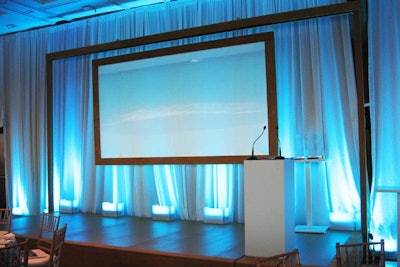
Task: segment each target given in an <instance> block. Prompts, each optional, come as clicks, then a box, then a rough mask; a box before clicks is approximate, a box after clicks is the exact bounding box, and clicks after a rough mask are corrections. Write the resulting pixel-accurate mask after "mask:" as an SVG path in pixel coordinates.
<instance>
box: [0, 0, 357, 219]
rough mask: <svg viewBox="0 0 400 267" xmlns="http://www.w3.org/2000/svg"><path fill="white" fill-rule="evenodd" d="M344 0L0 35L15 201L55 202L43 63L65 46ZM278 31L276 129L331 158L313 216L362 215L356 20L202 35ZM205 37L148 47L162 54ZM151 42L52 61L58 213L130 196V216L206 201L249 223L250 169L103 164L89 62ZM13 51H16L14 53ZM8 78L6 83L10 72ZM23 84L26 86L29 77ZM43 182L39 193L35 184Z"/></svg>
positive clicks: (295, 152)
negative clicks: (67, 204)
mask: <svg viewBox="0 0 400 267" xmlns="http://www.w3.org/2000/svg"><path fill="white" fill-rule="evenodd" d="M337 2H343V1H334V0H320V1H314V0H312V1H311V0H310V1H279V0H276V1H263V0H252V1H248V0H231V1H226V0H207V1H200V0H196V1H188V0H179V1H174V2H169V3H165V4H159V5H152V6H148V7H143V8H137V9H134V10H128V11H123V12H120V13H115V14H109V15H106V16H101V17H97V18H92V19H87V20H83V21H77V22H73V23H68V24H65V25H59V26H54V27H51V28H48V29H41V30H35V31H30V32H25V33H17V34H13V35H9V36H3V37H1V38H0V45H1V47H2V48H4V50H3V51H6V53H3V54H5V55H6V56H5V57H2V58H1V61H2V62H1V63H2V64H3V66H10V67H9V68H8V69H7V71H3V72H2V73H1V75H2V77H1V78H2V79H1V83H2V84H1V88H0V89H1V90H2V95H4V96H5V99H6V101H5V114H6V122H7V123H6V126H7V127H6V131H5V136H6V148H7V157H6V158H7V161H8V164H7V175H8V177H10V178H11V179H10V188H12V192H9V193H10V195H11V196H12V199H10V201H9V203H10V205H12V206H13V207H15V208H19V209H21V213H22V214H35V213H38V212H39V211H40V210H43V209H45V208H46V207H47V199H46V198H47V172H46V162H47V158H46V157H47V152H46V140H47V139H46V131H45V129H46V124H45V121H46V111H45V103H46V100H45V99H46V98H45V93H44V90H45V69H44V58H45V54H46V53H49V52H55V51H62V50H65V49H72V48H78V47H84V46H88V45H93V44H100V43H105V42H111V41H116V40H123V39H129V38H134V37H139V36H144V35H151V34H156V33H161V32H168V31H173V30H179V29H185V28H190V27H197V26H201V25H208V24H214V23H219V22H225V21H232V20H236V19H238V18H249V17H254V16H259V15H267V14H272V13H277V12H284V11H290V10H295V9H303V8H308V7H314V6H319V5H327V4H333V3H337ZM262 31H274V32H275V38H276V43H275V46H276V65H277V88H278V92H277V95H278V124H279V138H280V142H281V145H282V154H283V155H284V156H286V157H295V156H305V157H308V156H315V155H323V156H324V157H325V159H326V162H325V163H318V164H314V163H313V164H312V168H311V169H312V176H313V177H316V178H314V179H313V191H312V194H313V198H314V199H319V201H314V207H313V209H314V222H315V223H316V224H329V220H330V219H329V218H330V216H329V215H330V214H331V213H336V212H338V213H349V214H357V213H359V210H360V203H359V184H358V180H359V177H358V174H359V171H358V154H357V151H358V141H357V137H358V133H357V110H356V95H355V94H356V93H355V85H354V68H353V65H352V64H353V63H352V62H353V60H352V53H351V39H350V27H349V21H348V17H347V16H345V15H343V16H336V17H332V18H321V19H312V20H306V21H301V22H293V23H285V24H280V25H275V26H270V27H259V28H257V29H249V30H243V31H240V33H239V32H235V33H225V34H218V35H210V36H206V37H202V38H201V40H202V41H204V40H208V39H216V38H226V37H230V36H233V35H234V34H235V35H238V34H251V33H254V32H262ZM193 41H199V38H191V39H189V40H181V41H179V42H171V43H163V44H156V45H149V46H147V47H146V49H155V48H158V47H163V46H168V45H178V44H183V43H190V42H193ZM143 49H144V48H143V47H137V48H132V49H121V50H118V51H110V52H107V53H99V54H92V55H86V56H79V57H74V58H67V59H60V60H57V61H55V62H54V67H53V80H54V83H53V90H54V92H53V110H51V111H49V112H52V113H53V118H54V121H53V124H54V125H53V129H54V131H53V133H52V134H53V140H54V155H53V159H54V188H52V190H54V192H55V199H54V203H55V208H56V209H58V201H59V200H60V199H69V200H72V199H74V200H78V203H79V208H80V210H81V211H83V212H92V213H99V212H100V211H101V203H102V202H112V203H124V204H125V211H126V213H127V214H128V215H131V216H142V217H149V216H151V206H152V205H153V204H162V205H173V206H175V207H176V208H177V210H178V216H179V218H180V219H187V220H202V219H203V208H204V207H206V206H208V207H212V208H213V207H215V208H228V209H229V210H230V215H229V216H230V219H231V220H233V221H235V222H243V166H242V165H240V164H239V165H212V164H210V165H189V166H186V165H171V166H169V165H166V166H164V165H161V166H159V165H156V166H147V165H146V166H95V164H94V155H93V154H94V144H93V122H92V117H93V107H92V90H91V87H92V85H91V60H92V59H94V58H100V57H107V56H112V55H119V54H125V53H131V52H135V51H141V50H143ZM12 55H24V56H21V57H18V56H17V60H16V58H15V57H13V56H12ZM3 78H4V79H3ZM20 83H22V84H20ZM296 166H298V168H296V174H297V175H296V206H297V211H296V223H299V224H305V196H304V194H305V192H304V188H305V185H304V180H305V179H304V169H303V167H304V166H302V163H296ZM32 189H34V190H32Z"/></svg>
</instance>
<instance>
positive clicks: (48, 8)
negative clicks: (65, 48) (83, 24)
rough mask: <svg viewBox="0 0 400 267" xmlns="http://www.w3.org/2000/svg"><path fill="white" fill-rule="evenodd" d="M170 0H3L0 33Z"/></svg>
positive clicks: (0, 10) (0, 9)
mask: <svg viewBox="0 0 400 267" xmlns="http://www.w3.org/2000/svg"><path fill="white" fill-rule="evenodd" d="M169 1H171V0H0V35H4V34H9V33H15V32H19V31H25V30H30V29H34V28H39V27H45V26H51V25H56V24H60V23H65V22H69V21H74V20H78V19H82V18H87V17H91V16H97V15H101V14H105V13H110V12H116V11H121V10H126V9H131V8H135V7H139V6H144V5H151V4H156V3H161V2H169Z"/></svg>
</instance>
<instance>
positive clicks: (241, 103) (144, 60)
mask: <svg viewBox="0 0 400 267" xmlns="http://www.w3.org/2000/svg"><path fill="white" fill-rule="evenodd" d="M266 42H267V40H266V35H265V34H259V35H252V36H251V37H249V36H245V37H236V38H229V39H224V40H218V41H210V42H203V43H197V44H191V45H181V46H175V47H170V48H165V49H158V50H151V51H145V52H140V53H134V54H129V55H123V56H116V57H110V58H103V59H97V60H94V61H93V96H94V119H95V120H94V125H95V156H96V164H174V163H179V164H187V163H190V164H198V163H238V162H242V161H243V159H246V158H247V157H248V156H250V154H251V150H252V145H253V142H254V140H255V139H256V138H257V137H258V136H259V135H260V134H261V133H262V131H263V128H264V126H266V130H265V134H263V135H262V136H261V138H259V140H257V143H256V145H255V146H254V153H255V154H257V155H268V154H269V136H271V131H275V129H270V127H269V123H268V113H269V112H270V111H269V109H271V108H274V109H276V107H275V106H276V105H273V107H271V106H270V105H269V104H268V97H267V95H268V87H267V68H275V66H268V67H267V60H266V55H267V48H266ZM274 89H275V88H274ZM274 93H275V92H274ZM273 113H274V114H275V113H276V112H275V111H274V112H273ZM268 132H270V133H269V134H268Z"/></svg>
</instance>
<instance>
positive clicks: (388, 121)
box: [368, 0, 400, 251]
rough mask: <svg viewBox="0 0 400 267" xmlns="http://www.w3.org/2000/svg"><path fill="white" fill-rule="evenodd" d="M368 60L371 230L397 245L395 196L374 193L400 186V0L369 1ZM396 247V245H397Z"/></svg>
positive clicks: (388, 243) (388, 244)
mask: <svg viewBox="0 0 400 267" xmlns="http://www.w3.org/2000/svg"><path fill="white" fill-rule="evenodd" d="M368 10H373V12H369V13H368V14H369V15H368V51H369V54H368V59H369V69H368V70H369V88H370V107H371V133H372V134H371V139H372V140H371V145H372V170H373V173H372V177H373V184H372V190H371V192H372V194H371V206H370V214H369V215H370V216H371V220H370V225H369V227H370V232H371V233H372V234H373V236H374V239H376V240H379V239H380V238H384V239H385V250H388V251H394V250H396V248H397V235H398V232H397V226H398V223H399V222H398V221H397V212H398V211H397V195H396V194H395V193H393V194H388V193H376V192H375V191H374V188H375V186H400V178H399V171H398V166H400V159H399V153H400V135H399V134H398V133H399V131H400V125H399V123H398V121H400V105H399V102H400V75H399V72H400V28H399V25H400V3H399V1H396V0H389V1H384V2H383V1H379V0H369V1H368ZM397 249H398V248H397Z"/></svg>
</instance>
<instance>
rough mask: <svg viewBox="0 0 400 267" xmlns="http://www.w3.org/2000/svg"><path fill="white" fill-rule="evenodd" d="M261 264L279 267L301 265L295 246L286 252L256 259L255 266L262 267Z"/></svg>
mask: <svg viewBox="0 0 400 267" xmlns="http://www.w3.org/2000/svg"><path fill="white" fill-rule="evenodd" d="M262 266H280V267H281V266H282V267H291V266H293V267H297V266H301V264H300V253H299V250H298V249H297V248H296V249H294V250H292V251H290V252H287V253H282V254H278V255H274V256H271V257H268V258H264V259H261V260H258V261H257V263H256V267H262Z"/></svg>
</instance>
